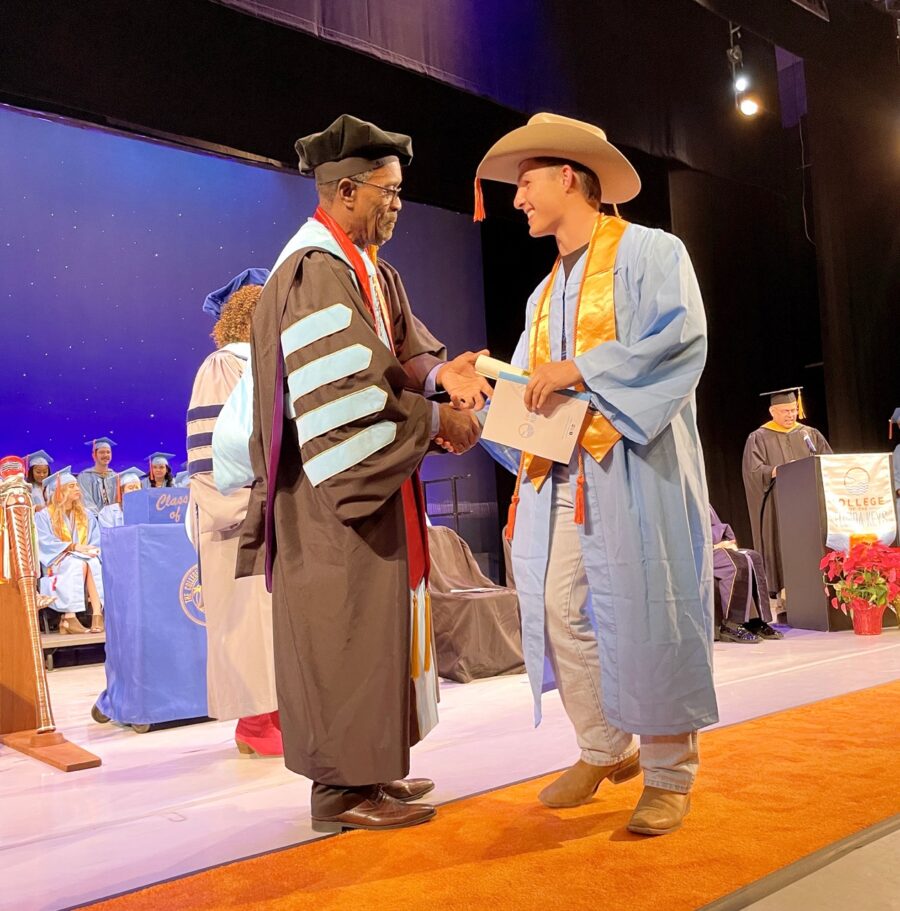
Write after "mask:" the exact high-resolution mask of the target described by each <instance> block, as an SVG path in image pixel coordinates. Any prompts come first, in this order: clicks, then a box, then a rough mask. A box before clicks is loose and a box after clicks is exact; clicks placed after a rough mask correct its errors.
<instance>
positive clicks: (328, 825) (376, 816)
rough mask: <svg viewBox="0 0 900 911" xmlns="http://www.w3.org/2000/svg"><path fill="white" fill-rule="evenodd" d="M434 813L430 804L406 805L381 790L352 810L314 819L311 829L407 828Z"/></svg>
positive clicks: (332, 832) (338, 830)
mask: <svg viewBox="0 0 900 911" xmlns="http://www.w3.org/2000/svg"><path fill="white" fill-rule="evenodd" d="M434 814H435V809H434V807H432V806H430V805H429V804H427V803H403V802H402V801H400V800H395V799H394V798H393V797H390V796H389V795H388V794H385V792H384V790H383V789H382V788H378V789H377V790H376V791H375V793H374V794H373V796H372V797H368V798H366V799H365V800H364V801H363V802H362V803H358V804H357V805H356V806H355V807H353V808H352V809H350V810H344V812H343V813H338V814H337V815H335V816H324V817H317V816H313V818H312V827H313V831H314V832H326V833H330V834H334V833H337V832H342V831H343V830H344V829H370V830H372V831H380V830H382V829H405V828H407V826H417V825H419V824H420V823H423V822H428V820H429V819H431V818H432V817H433V816H434Z"/></svg>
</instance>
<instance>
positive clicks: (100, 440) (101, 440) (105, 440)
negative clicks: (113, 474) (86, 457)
mask: <svg viewBox="0 0 900 911" xmlns="http://www.w3.org/2000/svg"><path fill="white" fill-rule="evenodd" d="M84 445H85V446H90V447H91V451H93V450H95V449H99V448H100V447H101V446H109V448H110V449H112V448H113V446H115V445H116V444H115V442H114V441H113V440H111V439H110V438H109V437H97V438H96V439H93V440H88V441H87V442H86V443H85V444H84Z"/></svg>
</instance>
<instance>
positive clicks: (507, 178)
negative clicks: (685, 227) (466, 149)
mask: <svg viewBox="0 0 900 911" xmlns="http://www.w3.org/2000/svg"><path fill="white" fill-rule="evenodd" d="M528 158H567V159H569V160H570V161H575V162H578V164H581V165H584V166H585V167H586V168H588V169H590V170H591V171H593V172H594V173H595V174H596V175H597V179H598V180H599V181H600V187H601V190H602V192H603V195H602V201H603V202H607V203H620V202H628V200H629V199H634V197H635V196H637V194H638V193H639V192H640V189H641V179H640V177H638V174H637V171H635V169H634V168H633V167H632V166H631V163H630V162H629V161H628V159H627V158H626V157H625V156H624V155H623V154H622V153H621V152H620V151H619V150H618V149H617V148H616V147H615V146H614V145H612V144H611V143H610V142H608V141H607V139H606V133H604V132H603V130H601V129H600V127H595V126H593V125H592V124H590V123H584V122H583V121H581V120H573V119H572V118H571V117H561V116H560V115H559V114H535V115H534V117H532V118H531V119H530V120H529V121H528V123H527V124H526V125H525V126H524V127H519V128H518V129H517V130H513V131H512V132H511V133H507V134H506V135H505V136H504V137H502V138H501V139H499V140H497V142H495V143H494V144H493V145H492V146H491V148H490V149H489V150H488V153H487V155H485V156H484V158H483V159H482V160H481V164H480V165H478V170H477V171H476V172H475V183H476V197H477V196H478V195H480V194H479V188H478V181H479V180H499V181H500V182H502V183H512V184H514V183H517V182H518V179H519V165H520V164H521V163H522V162H523V161H525V160H526V159H528ZM476 208H477V205H476Z"/></svg>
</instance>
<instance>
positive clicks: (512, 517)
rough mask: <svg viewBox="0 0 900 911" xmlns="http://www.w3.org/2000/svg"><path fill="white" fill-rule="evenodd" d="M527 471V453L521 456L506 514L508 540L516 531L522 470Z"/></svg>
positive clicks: (510, 539)
mask: <svg viewBox="0 0 900 911" xmlns="http://www.w3.org/2000/svg"><path fill="white" fill-rule="evenodd" d="M524 471H525V453H524V452H523V453H522V454H521V455H520V456H519V471H518V473H517V474H516V486H515V489H514V490H513V495H512V499H511V500H510V501H509V512H508V513H507V514H506V540H507V541H512V539H513V534H515V531H516V510H517V508H518V506H519V488H520V487H521V486H522V472H524Z"/></svg>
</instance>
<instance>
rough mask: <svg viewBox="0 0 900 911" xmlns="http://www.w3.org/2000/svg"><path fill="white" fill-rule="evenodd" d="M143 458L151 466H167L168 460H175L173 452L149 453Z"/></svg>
mask: <svg viewBox="0 0 900 911" xmlns="http://www.w3.org/2000/svg"><path fill="white" fill-rule="evenodd" d="M144 458H145V459H146V460H147V461H148V462H149V463H150V464H151V465H168V464H169V459H174V458H175V453H174V452H151V453H150V455H148V456H144Z"/></svg>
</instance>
